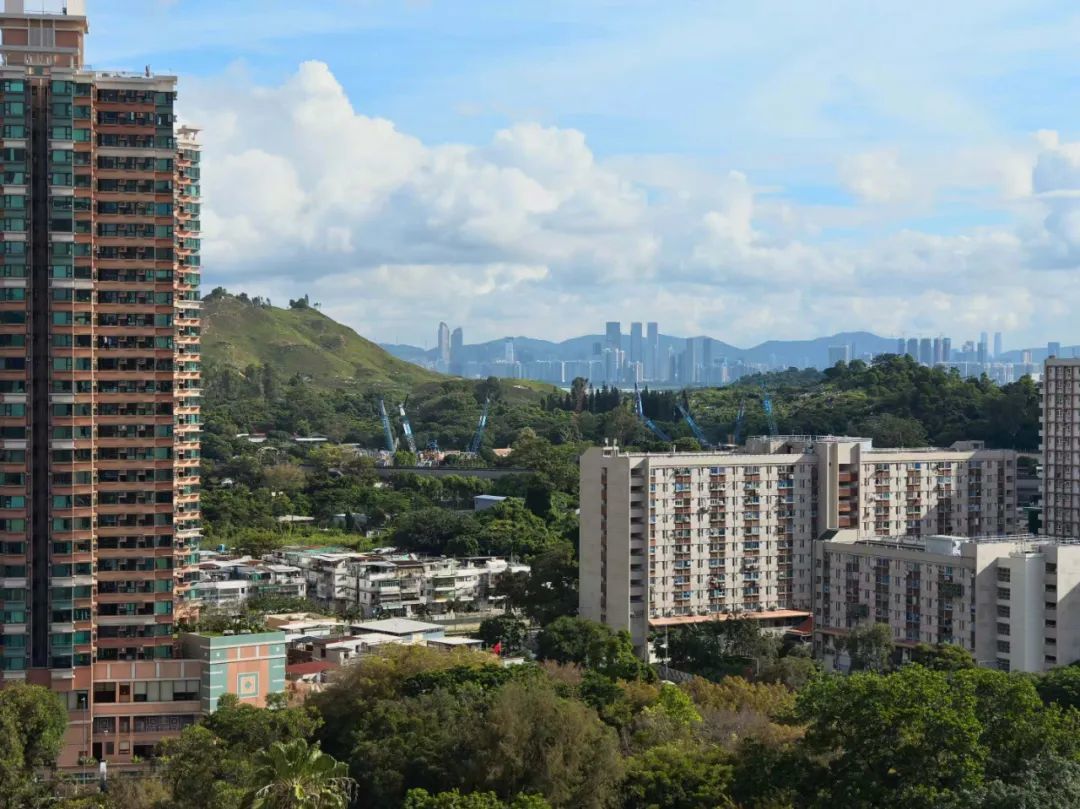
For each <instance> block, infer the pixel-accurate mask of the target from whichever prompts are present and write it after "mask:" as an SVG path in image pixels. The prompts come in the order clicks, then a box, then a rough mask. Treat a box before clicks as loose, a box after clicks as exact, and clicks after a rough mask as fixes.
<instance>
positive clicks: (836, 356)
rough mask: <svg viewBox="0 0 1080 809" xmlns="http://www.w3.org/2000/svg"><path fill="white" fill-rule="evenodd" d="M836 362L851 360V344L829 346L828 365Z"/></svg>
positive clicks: (831, 365)
mask: <svg viewBox="0 0 1080 809" xmlns="http://www.w3.org/2000/svg"><path fill="white" fill-rule="evenodd" d="M838 362H845V363H846V362H851V346H849V345H843V346H829V367H830V368H832V367H833V366H834V365H836V363H838Z"/></svg>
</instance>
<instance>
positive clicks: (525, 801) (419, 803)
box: [402, 789, 551, 809]
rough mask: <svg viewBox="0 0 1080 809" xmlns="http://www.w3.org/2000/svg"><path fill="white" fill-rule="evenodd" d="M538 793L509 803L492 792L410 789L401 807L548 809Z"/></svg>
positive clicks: (433, 808) (412, 808) (523, 796)
mask: <svg viewBox="0 0 1080 809" xmlns="http://www.w3.org/2000/svg"><path fill="white" fill-rule="evenodd" d="M550 806H551V804H549V803H548V802H547V801H545V800H544V799H543V798H541V797H540V796H539V795H518V796H517V797H515V798H514V799H513V800H511V801H510V802H509V803H504V802H503V801H501V800H499V796H498V795H496V794H495V793H494V792H467V793H464V794H462V793H461V792H458V790H456V789H454V790H451V791H449V792H439V793H438V794H436V795H432V794H431V793H430V792H428V791H427V790H426V789H410V790H409V794H408V795H406V796H405V803H404V804H402V809H550Z"/></svg>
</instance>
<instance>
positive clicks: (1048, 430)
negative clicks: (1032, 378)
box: [1041, 357, 1080, 538]
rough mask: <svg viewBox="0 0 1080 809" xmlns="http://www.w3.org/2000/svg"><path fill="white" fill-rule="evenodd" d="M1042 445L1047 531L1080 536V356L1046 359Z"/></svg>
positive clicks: (1044, 523)
mask: <svg viewBox="0 0 1080 809" xmlns="http://www.w3.org/2000/svg"><path fill="white" fill-rule="evenodd" d="M1041 448H1042V452H1043V533H1045V534H1046V535H1047V536H1055V537H1070V538H1080V359H1067V360H1066V359H1058V358H1056V357H1050V358H1049V359H1048V360H1047V361H1046V365H1045V367H1044V369H1043V386H1042V447H1041Z"/></svg>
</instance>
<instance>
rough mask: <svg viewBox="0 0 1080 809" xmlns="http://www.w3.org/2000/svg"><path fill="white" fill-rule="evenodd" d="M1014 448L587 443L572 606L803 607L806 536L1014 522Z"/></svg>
mask: <svg viewBox="0 0 1080 809" xmlns="http://www.w3.org/2000/svg"><path fill="white" fill-rule="evenodd" d="M1015 478H1016V454H1015V453H1014V452H1011V451H1003V450H987V449H985V448H983V447H982V446H981V445H980V444H977V443H974V442H969V443H960V444H957V445H954V446H953V447H951V448H949V449H931V448H927V449H877V448H874V447H873V446H872V444H871V442H870V440H869V439H865V438H852V437H835V436H826V437H812V436H779V437H762V438H754V439H751V441H750V442H748V444H747V446H746V447H745V448H744V449H741V450H739V451H736V452H696V453H658V454H652V453H630V452H623V451H620V450H619V449H618V448H617V447H603V448H599V447H598V448H594V449H590V450H589V451H587V452H586V453H585V455H584V456H583V457H582V460H581V529H580V530H581V534H580V536H581V574H580V575H581V584H580V611H581V614H582V615H583V616H585V617H587V618H591V619H593V620H597V621H602V622H604V623H606V624H608V625H609V626H611V627H613V628H615V629H625V630H628V631H629V632H630V633H631V636H632V638H633V640H634V642H635V645H636V646H637V647H638V648H639V649H643V648H644V646H645V644H646V641H647V636H648V628H649V622H650V621H651V620H657V619H661V618H665V617H678V616H700V617H701V618H702V619H706V618H708V617H709V616H712V617H715V616H717V615H722V614H731V613H752V614H762V615H763V616H765V615H767V614H768V613H776V612H778V611H781V610H802V611H807V613H808V611H809V610H810V608H811V604H812V600H813V583H812V578H811V566H812V562H813V557H812V552H813V543H814V540H815V539H816V537H818V536H819V535H820V534H821V533H822V532H824V531H825V530H828V529H851V530H855V531H857V532H859V533H861V534H867V535H882V536H885V535H892V534H897V533H909V534H914V535H930V534H934V533H950V534H960V535H982V534H991V533H998V534H1005V533H1012V532H1014V531H1015V526H1016V521H1017V508H1016V480H1015Z"/></svg>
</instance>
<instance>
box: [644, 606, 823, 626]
mask: <svg viewBox="0 0 1080 809" xmlns="http://www.w3.org/2000/svg"><path fill="white" fill-rule="evenodd" d="M734 617H735V618H745V619H749V620H751V621H773V620H781V621H791V622H792V623H794V622H795V621H796V620H798V621H802V620H804V619H806V618H809V617H810V613H809V612H806V611H805V610H765V611H763V612H743V613H739V614H738V615H736V616H734ZM731 619H732V616H731V615H729V614H727V613H723V612H714V613H710V614H709V615H677V616H670V617H666V618H650V619H649V626H653V627H663V626H680V625H682V624H703V623H708V622H709V621H730V620H731Z"/></svg>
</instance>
